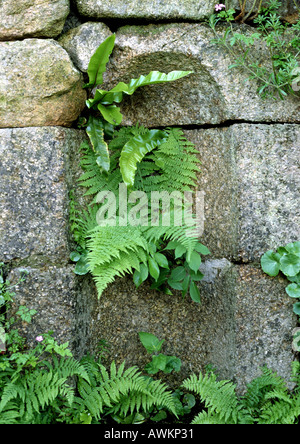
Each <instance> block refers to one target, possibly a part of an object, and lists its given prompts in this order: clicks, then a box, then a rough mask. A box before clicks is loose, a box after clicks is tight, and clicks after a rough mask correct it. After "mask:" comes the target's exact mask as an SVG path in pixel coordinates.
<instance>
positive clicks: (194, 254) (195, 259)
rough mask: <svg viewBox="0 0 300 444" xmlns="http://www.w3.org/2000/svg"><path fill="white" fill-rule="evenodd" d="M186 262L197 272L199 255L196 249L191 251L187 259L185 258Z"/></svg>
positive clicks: (199, 263) (199, 261)
mask: <svg viewBox="0 0 300 444" xmlns="http://www.w3.org/2000/svg"><path fill="white" fill-rule="evenodd" d="M187 263H188V264H189V267H190V268H191V269H192V270H193V271H194V272H195V273H197V272H198V271H199V268H200V265H201V256H200V255H199V254H198V253H197V252H196V251H193V252H192V254H191V257H190V258H189V260H188V259H187Z"/></svg>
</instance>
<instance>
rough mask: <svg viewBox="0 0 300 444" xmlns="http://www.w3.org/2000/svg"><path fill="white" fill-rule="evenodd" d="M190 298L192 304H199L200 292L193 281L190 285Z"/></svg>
mask: <svg viewBox="0 0 300 444" xmlns="http://www.w3.org/2000/svg"><path fill="white" fill-rule="evenodd" d="M190 296H191V298H192V300H193V301H194V302H198V303H200V302H201V297H200V291H199V288H198V287H197V285H196V284H195V282H194V281H192V282H191V285H190Z"/></svg>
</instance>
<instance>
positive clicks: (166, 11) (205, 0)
mask: <svg viewBox="0 0 300 444" xmlns="http://www.w3.org/2000/svg"><path fill="white" fill-rule="evenodd" d="M75 3H76V5H77V8H78V11H79V13H80V14H82V15H84V16H87V17H95V18H121V19H129V18H144V19H148V20H166V19H168V20H170V19H173V20H174V19H177V20H178V19H181V20H184V19H189V20H203V19H204V18H207V17H209V16H210V15H211V14H212V13H213V12H214V6H215V5H216V3H217V2H216V1H215V0H199V1H195V0H184V1H179V0H172V2H168V1H166V0H155V1H152V2H149V1H146V0H141V1H139V2H137V1H136V0H111V1H110V2H106V1H104V0H75ZM227 3H228V7H235V8H237V9H239V2H238V0H230V1H229V2H227ZM282 3H283V4H282V8H281V11H280V12H281V13H283V14H286V13H287V12H289V11H290V10H292V11H293V10H294V8H295V5H294V3H293V0H285V1H283V2H282ZM252 4H253V0H251V1H250V0H248V1H247V5H246V10H247V11H248V10H250V8H251V6H252ZM265 4H266V2H264V3H263V5H265Z"/></svg>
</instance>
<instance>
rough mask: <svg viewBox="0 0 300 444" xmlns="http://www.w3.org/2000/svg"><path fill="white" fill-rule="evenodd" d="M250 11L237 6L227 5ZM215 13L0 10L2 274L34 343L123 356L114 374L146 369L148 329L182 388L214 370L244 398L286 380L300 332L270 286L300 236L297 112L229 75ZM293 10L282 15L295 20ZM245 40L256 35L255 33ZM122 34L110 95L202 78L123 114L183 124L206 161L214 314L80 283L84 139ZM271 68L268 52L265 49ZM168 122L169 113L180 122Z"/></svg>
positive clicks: (103, 5) (207, 308) (151, 7)
mask: <svg viewBox="0 0 300 444" xmlns="http://www.w3.org/2000/svg"><path fill="white" fill-rule="evenodd" d="M228 3H230V5H231V6H236V4H238V2H234V1H231V2H228ZM214 4H215V1H208V0H205V1H204V0H197V1H194V0H185V1H180V2H179V1H177V0H173V1H171V2H166V1H164V0H153V1H152V2H149V1H147V2H146V1H145V2H144V1H139V2H136V1H133V0H126V1H124V0H122V1H120V0H113V1H110V2H104V1H102V0H84V1H83V0H74V2H73V3H72V4H71V5H70V3H69V0H55V1H53V0H52V1H49V0H22V1H18V2H17V3H16V2H15V3H12V2H11V1H8V0H4V1H2V2H1V4H0V24H1V26H0V58H1V67H0V178H1V179H0V208H1V212H0V261H4V262H5V263H7V265H8V266H9V269H10V274H9V279H10V280H11V281H12V282H15V283H16V282H17V281H18V277H19V276H20V272H21V269H23V268H26V269H27V270H28V272H29V275H28V278H27V280H26V282H23V283H21V284H19V285H18V286H17V288H16V301H15V306H17V305H18V304H20V303H21V304H26V305H27V306H29V307H30V308H35V309H37V310H38V315H37V316H36V317H35V321H34V323H33V324H32V325H30V326H28V325H23V326H22V329H23V330H24V332H25V333H26V335H27V337H28V342H29V343H30V344H32V343H33V342H34V338H35V336H36V335H38V334H42V333H43V332H44V331H47V330H53V331H54V334H55V336H56V337H57V338H58V339H59V340H61V341H66V340H68V341H70V346H71V348H72V349H73V351H74V352H75V353H76V354H77V355H79V356H80V355H82V354H83V353H85V352H87V351H88V350H90V351H92V352H93V351H95V350H96V349H97V345H98V343H99V341H100V340H106V341H107V343H108V344H109V346H110V354H109V356H108V360H111V359H115V360H116V361H117V362H121V361H123V360H124V359H126V361H127V363H128V365H133V364H138V365H144V364H145V363H146V362H147V356H146V355H145V352H144V350H143V349H142V346H141V345H140V343H139V341H138V332H139V331H148V332H151V333H153V334H155V335H157V336H158V337H160V338H161V339H165V340H166V343H165V344H166V345H165V348H164V352H165V353H170V354H173V355H177V356H178V357H180V358H181V360H182V362H183V368H182V372H181V373H180V374H179V375H177V376H176V378H177V379H179V380H180V379H183V378H184V377H185V376H187V375H189V374H190V373H191V371H195V372H198V371H199V370H201V369H203V368H204V366H205V365H207V364H212V365H214V366H215V367H217V368H218V371H219V374H220V376H221V377H225V378H233V379H235V380H236V381H237V382H238V384H239V387H240V388H241V389H242V388H243V387H244V385H245V383H247V382H248V381H250V380H251V379H252V378H253V377H254V376H255V375H257V374H258V372H259V366H262V365H264V364H267V365H268V366H270V367H271V368H273V369H274V370H277V371H278V372H279V373H280V374H281V375H282V376H284V377H286V378H288V375H289V372H290V363H291V361H292V360H293V359H294V355H293V352H292V348H291V339H292V330H293V328H294V327H295V326H296V325H297V320H296V318H295V316H294V315H293V313H292V301H291V300H290V299H289V298H288V297H287V295H286V293H285V290H284V289H285V286H286V281H285V280H284V279H283V278H269V277H268V276H266V275H265V274H264V273H262V271H261V269H260V266H259V260H260V257H261V255H262V254H263V253H264V252H265V251H266V250H268V249H271V248H276V247H278V246H279V245H283V244H286V243H288V242H292V241H295V240H299V238H300V228H299V227H300V207H299V197H300V161H299V146H300V144H299V142H300V131H299V121H300V106H299V99H297V98H288V99H287V100H285V101H284V102H281V101H276V102H275V101H273V100H262V99H261V98H259V97H258V96H257V94H256V87H257V85H256V83H255V81H246V82H245V79H246V75H245V73H243V72H237V71H233V70H228V65H229V64H230V63H231V59H230V56H229V55H228V54H227V53H225V52H224V51H222V50H221V49H220V48H219V47H217V46H215V45H212V44H211V39H212V34H211V31H210V28H209V27H208V26H207V25H206V24H205V22H204V19H206V18H207V17H208V16H209V15H210V14H211V12H212V11H213V7H214ZM294 12H295V9H294V2H293V1H285V2H283V6H282V14H283V15H287V14H293V13H294ZM243 28H244V30H245V32H251V29H250V28H249V27H248V26H246V25H243ZM112 32H115V33H116V46H115V50H114V52H113V55H112V58H111V60H110V63H109V65H108V69H107V73H106V74H105V78H104V82H105V84H104V88H106V87H108V88H109V87H111V86H113V85H114V84H115V83H116V82H117V81H128V80H129V79H130V78H132V77H137V76H138V75H140V74H147V73H148V72H149V71H151V70H157V69H158V70H160V71H164V72H169V71H171V70H173V69H183V70H193V72H194V74H193V75H191V76H189V77H188V78H185V79H182V80H180V81H178V82H176V83H174V84H169V85H163V86H160V85H156V86H152V87H147V88H143V89H141V90H139V91H138V92H136V93H135V95H134V96H132V97H130V100H127V101H124V104H123V105H122V112H123V113H124V116H125V118H124V124H125V125H131V124H135V123H136V122H137V121H138V122H140V123H141V124H144V125H146V126H148V127H155V126H168V125H180V126H182V127H183V129H184V131H185V133H186V135H187V137H188V138H189V140H191V141H192V142H194V144H195V146H196V148H197V149H198V151H199V158H200V160H201V171H199V179H198V184H199V190H202V191H204V192H205V226H204V233H203V236H202V238H201V241H202V242H203V243H204V244H205V245H207V246H208V247H209V248H210V250H211V252H212V254H211V256H210V257H209V258H208V259H207V260H206V262H205V263H204V264H203V265H202V270H203V272H204V275H205V278H204V280H203V281H201V282H200V283H199V288H200V291H201V295H202V304H201V305H197V304H195V303H193V302H192V301H191V300H188V299H187V300H185V301H184V302H183V301H182V300H181V297H180V295H174V296H166V295H163V294H161V293H157V292H154V291H153V290H150V288H149V287H148V286H147V284H145V285H143V286H142V287H140V289H139V290H137V289H136V288H135V286H134V285H133V283H132V279H131V278H130V277H129V278H125V279H122V280H120V279H119V280H117V281H116V283H115V284H113V285H111V286H110V287H109V288H108V289H107V290H106V291H105V293H104V294H103V296H102V298H101V300H100V301H98V299H97V296H96V293H95V289H94V285H93V283H92V282H91V280H90V279H89V278H88V277H79V276H76V275H75V274H74V273H73V266H72V264H71V263H70V261H69V254H70V251H72V249H73V247H74V245H73V241H72V239H71V237H70V232H69V222H68V208H69V207H68V206H69V191H70V190H72V189H74V187H76V179H77V178H78V176H79V175H80V171H79V167H78V162H79V153H78V148H79V145H80V143H81V141H82V140H84V138H85V133H84V131H82V130H79V129H76V128H77V127H76V120H77V118H78V117H79V115H80V113H81V111H82V110H83V108H84V106H85V99H86V96H85V91H84V90H83V89H82V85H83V77H84V73H85V72H86V70H87V65H88V61H89V58H90V56H91V55H92V54H93V52H94V50H95V49H96V48H97V47H98V46H99V44H100V43H101V42H102V41H103V40H104V39H105V38H106V37H107V36H108V35H110V34H111V33H112ZM256 51H257V58H259V59H261V60H262V61H263V60H264V58H265V48H264V47H259V48H257V49H256ZM166 110H167V112H166Z"/></svg>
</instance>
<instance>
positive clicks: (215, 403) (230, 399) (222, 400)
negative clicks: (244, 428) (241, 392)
mask: <svg viewBox="0 0 300 444" xmlns="http://www.w3.org/2000/svg"><path fill="white" fill-rule="evenodd" d="M182 386H183V387H184V388H186V389H187V390H190V391H193V392H195V393H196V394H198V395H199V396H200V399H201V401H202V402H204V404H205V406H206V408H207V409H208V412H209V414H210V415H212V414H213V413H216V414H217V415H218V418H219V420H221V421H224V423H227V424H231V423H232V424H237V423H238V416H239V408H238V398H237V395H236V393H235V387H236V386H235V385H234V384H233V383H232V382H230V381H226V380H225V381H217V380H216V376H215V375H214V374H213V373H209V374H206V375H205V376H203V374H202V373H200V374H199V377H198V378H197V376H196V375H192V376H191V377H190V378H188V379H186V380H185V381H184V382H183V385H182Z"/></svg>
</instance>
